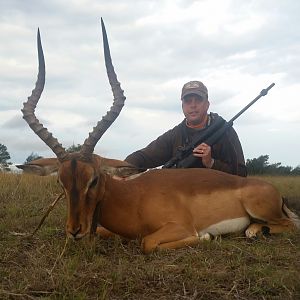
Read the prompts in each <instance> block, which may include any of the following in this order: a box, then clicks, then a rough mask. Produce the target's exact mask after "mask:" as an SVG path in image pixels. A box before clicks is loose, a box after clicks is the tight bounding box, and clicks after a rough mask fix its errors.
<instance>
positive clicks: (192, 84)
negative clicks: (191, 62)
mask: <svg viewBox="0 0 300 300" xmlns="http://www.w3.org/2000/svg"><path fill="white" fill-rule="evenodd" d="M190 94H196V95H199V96H200V97H203V98H207V97H208V91H207V87H206V86H205V85H204V84H203V83H202V82H201V81H189V82H187V83H186V84H185V85H184V86H183V87H182V92H181V100H182V99H183V98H184V97H185V96H187V95H190Z"/></svg>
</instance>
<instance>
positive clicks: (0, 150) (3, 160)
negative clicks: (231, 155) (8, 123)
mask: <svg viewBox="0 0 300 300" xmlns="http://www.w3.org/2000/svg"><path fill="white" fill-rule="evenodd" d="M9 160H10V155H9V153H8V151H7V147H6V146H5V145H3V144H0V171H9V165H11V162H9Z"/></svg>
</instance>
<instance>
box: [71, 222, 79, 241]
mask: <svg viewBox="0 0 300 300" xmlns="http://www.w3.org/2000/svg"><path fill="white" fill-rule="evenodd" d="M80 230H81V225H79V227H77V228H69V229H68V233H69V235H70V236H71V237H72V238H73V239H79V238H80V236H79V235H78V233H79V232H80Z"/></svg>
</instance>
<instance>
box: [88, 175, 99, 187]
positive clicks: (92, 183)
mask: <svg viewBox="0 0 300 300" xmlns="http://www.w3.org/2000/svg"><path fill="white" fill-rule="evenodd" d="M97 182H98V176H96V177H95V178H94V179H93V181H92V182H91V184H90V188H93V187H94V186H96V184H97Z"/></svg>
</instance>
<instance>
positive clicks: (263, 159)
mask: <svg viewBox="0 0 300 300" xmlns="http://www.w3.org/2000/svg"><path fill="white" fill-rule="evenodd" d="M81 147H82V145H80V144H77V145H74V144H73V145H72V146H70V147H69V148H67V149H66V151H67V152H69V153H72V152H76V151H79V150H80V149H81ZM38 158H43V157H42V156H40V155H38V154H37V153H35V152H31V153H30V154H29V155H28V157H27V158H26V160H25V161H24V164H27V163H29V162H31V161H33V160H35V159H38ZM9 160H10V154H9V152H8V150H7V147H6V146H5V145H3V144H1V143H0V171H9V170H10V168H9V167H10V165H11V164H12V163H11V162H9ZM246 167H247V170H248V175H300V165H298V166H297V167H295V168H292V167H290V166H283V165H282V164H281V163H280V162H278V163H274V164H270V163H269V155H261V156H259V157H257V158H252V159H247V161H246Z"/></svg>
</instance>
